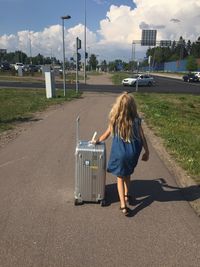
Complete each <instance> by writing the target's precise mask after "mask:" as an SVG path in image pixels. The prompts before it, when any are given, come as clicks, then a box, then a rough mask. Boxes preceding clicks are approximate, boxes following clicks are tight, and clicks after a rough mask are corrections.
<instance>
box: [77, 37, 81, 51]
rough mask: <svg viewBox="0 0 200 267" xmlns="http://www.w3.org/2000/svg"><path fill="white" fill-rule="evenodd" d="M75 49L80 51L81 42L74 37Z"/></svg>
mask: <svg viewBox="0 0 200 267" xmlns="http://www.w3.org/2000/svg"><path fill="white" fill-rule="evenodd" d="M76 47H77V50H79V49H81V40H80V39H79V38H78V37H76Z"/></svg>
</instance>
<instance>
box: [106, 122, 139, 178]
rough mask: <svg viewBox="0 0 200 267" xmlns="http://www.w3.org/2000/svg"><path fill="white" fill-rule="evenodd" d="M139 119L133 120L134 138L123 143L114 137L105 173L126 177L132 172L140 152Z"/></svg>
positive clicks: (120, 139) (116, 136)
mask: <svg viewBox="0 0 200 267" xmlns="http://www.w3.org/2000/svg"><path fill="white" fill-rule="evenodd" d="M140 124H141V119H140V118H138V117H137V118H135V119H134V124H133V132H134V138H133V139H132V140H131V142H125V141H124V140H123V139H122V138H120V137H119V136H118V135H116V134H115V135H114V136H113V139H112V146H111V151H110V158H109V161H108V166H107V171H108V172H110V173H112V174H113V175H115V176H117V177H127V176H129V175H131V174H132V173H133V172H134V169H135V167H136V165H137V163H138V159H139V156H140V153H141V150H142V145H143V144H142V140H141V138H140V134H139V125H140Z"/></svg>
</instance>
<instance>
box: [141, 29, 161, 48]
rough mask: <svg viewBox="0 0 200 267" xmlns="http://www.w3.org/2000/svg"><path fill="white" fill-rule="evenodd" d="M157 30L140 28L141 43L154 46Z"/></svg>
mask: <svg viewBox="0 0 200 267" xmlns="http://www.w3.org/2000/svg"><path fill="white" fill-rule="evenodd" d="M156 35H157V30H142V40H141V45H143V46H155V45H156Z"/></svg>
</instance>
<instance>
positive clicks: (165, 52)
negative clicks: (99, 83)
mask: <svg viewBox="0 0 200 267" xmlns="http://www.w3.org/2000/svg"><path fill="white" fill-rule="evenodd" d="M148 57H151V65H152V66H154V65H155V64H162V63H164V62H169V61H176V60H182V59H188V65H189V66H188V70H195V68H197V63H196V59H197V58H200V37H199V38H198V39H197V41H196V42H191V41H190V40H188V41H187V42H186V41H185V40H184V39H183V37H182V36H181V37H180V38H179V41H173V42H172V44H171V46H168V47H161V46H156V47H152V48H148V49H147V52H146V59H144V61H143V62H141V63H140V66H148V64H149V63H148ZM0 60H1V62H2V61H7V62H8V63H10V64H14V63H16V62H22V63H24V64H34V65H44V64H54V65H61V64H62V63H61V62H60V61H59V60H58V59H56V58H55V57H44V56H43V55H41V54H38V55H37V56H34V57H28V56H27V55H26V54H25V53H24V52H22V51H15V52H10V53H4V54H1V53H0ZM80 61H81V57H80V59H79V64H80V65H81V62H80ZM75 64H76V62H75V60H74V59H73V58H71V59H70V60H66V68H68V69H73V68H75ZM99 68H100V69H101V70H102V71H120V70H124V71H131V70H135V69H137V62H136V61H131V60H130V61H129V62H124V61H122V60H121V59H116V60H114V61H110V62H107V61H106V60H102V61H101V63H99V61H98V60H97V56H96V55H95V54H91V55H90V57H89V58H88V60H87V66H86V69H87V70H96V69H99Z"/></svg>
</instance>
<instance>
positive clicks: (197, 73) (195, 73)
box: [194, 72, 200, 80]
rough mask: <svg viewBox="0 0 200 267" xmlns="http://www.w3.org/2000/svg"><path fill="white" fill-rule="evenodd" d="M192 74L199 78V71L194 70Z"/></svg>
mask: <svg viewBox="0 0 200 267" xmlns="http://www.w3.org/2000/svg"><path fill="white" fill-rule="evenodd" d="M194 75H195V76H197V77H198V78H199V80H200V72H194Z"/></svg>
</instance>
